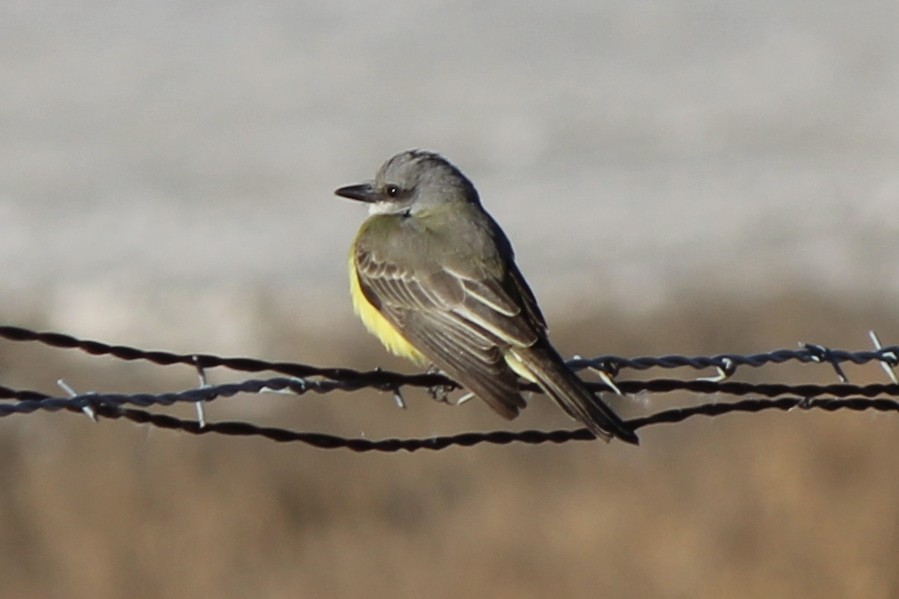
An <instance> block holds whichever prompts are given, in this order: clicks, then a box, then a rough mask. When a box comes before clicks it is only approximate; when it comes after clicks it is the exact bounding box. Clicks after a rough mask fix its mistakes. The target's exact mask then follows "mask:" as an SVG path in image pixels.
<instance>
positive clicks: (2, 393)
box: [0, 326, 899, 452]
mask: <svg viewBox="0 0 899 599" xmlns="http://www.w3.org/2000/svg"><path fill="white" fill-rule="evenodd" d="M0 338H3V339H7V340H9V341H16V342H37V343H40V344H43V345H46V346H49V347H53V348H65V349H76V350H80V351H82V352H85V353H88V354H90V355H94V356H112V357H114V358H117V359H120V360H125V361H135V360H142V361H148V362H151V363H154V364H157V365H161V366H169V365H175V364H180V365H187V366H190V367H192V368H196V369H197V370H198V371H199V372H200V373H201V379H203V374H204V371H205V369H208V368H214V367H223V368H227V369H230V370H234V371H240V372H263V371H270V372H276V373H280V374H286V375H288V377H273V378H266V379H248V380H244V381H242V382H239V383H227V384H223V385H214V386H211V385H205V384H204V385H202V386H201V387H199V388H195V389H189V390H186V391H181V392H175V393H158V394H147V393H138V394H111V393H94V392H91V393H83V394H77V393H74V392H71V393H70V396H69V397H54V396H50V395H47V394H44V393H41V392H38V391H32V390H22V389H12V388H9V387H3V386H0V400H13V401H12V402H3V403H0V417H3V416H11V415H15V414H19V415H22V414H31V413H34V412H38V411H50V412H55V411H61V410H64V411H69V412H82V413H86V414H88V415H89V416H90V417H92V418H94V419H96V418H98V417H103V418H109V419H121V418H124V419H127V420H131V421H133V422H138V423H145V424H149V425H152V426H155V427H158V428H165V429H170V430H180V431H183V432H187V433H191V434H198V435H199V434H223V435H232V436H257V437H263V438H266V439H270V440H273V441H278V442H301V443H305V444H307V445H311V446H314V447H318V448H323V449H336V448H345V449H350V450H353V451H358V452H367V451H381V452H393V451H401V450H404V451H417V450H420V449H432V450H437V449H444V448H446V447H450V446H464V447H468V446H472V445H476V444H479V443H490V444H499V445H504V444H509V443H513V442H521V443H528V444H541V443H564V442H568V441H587V440H594V437H593V435H592V434H591V433H590V432H589V431H588V430H587V429H586V428H583V429H574V430H554V431H537V430H526V431H489V432H469V433H461V434H457V435H451V436H440V437H430V438H422V439H383V440H369V439H359V438H345V437H340V436H335V435H328V434H324V433H315V432H303V431H294V430H289V429H283V428H275V427H265V426H259V425H255V424H252V423H248V422H205V421H204V420H202V419H198V420H186V419H181V418H177V417H175V416H171V415H167V414H158V413H153V412H150V411H148V410H146V409H143V408H149V407H154V406H171V405H173V404H176V403H183V402H187V403H192V404H197V405H203V404H205V403H207V402H210V401H213V400H215V399H217V398H220V397H232V396H234V395H237V394H240V393H262V392H282V393H292V394H295V395H298V396H299V395H303V394H305V393H309V392H314V393H319V394H325V393H330V392H332V391H338V390H339V391H351V392H352V391H358V390H361V389H367V388H369V389H370V388H373V389H377V390H381V391H390V392H392V393H394V395H395V397H397V398H398V403H400V405H402V397H401V395H400V392H401V391H400V390H401V388H403V387H405V386H411V387H424V388H428V389H434V388H444V389H453V388H459V385H458V384H457V383H455V381H453V380H451V379H449V378H447V377H446V376H444V375H441V374H431V373H429V374H415V375H404V374H400V373H395V372H389V371H384V370H372V371H358V370H353V369H348V368H323V367H317V366H310V365H305V364H295V363H290V362H267V361H264V360H259V359H255V358H245V357H221V356H216V355H211V354H177V353H172V352H165V351H148V350H143V349H139V348H135V347H129V346H124V345H109V344H106V343H102V342H99V341H93V340H83V339H78V338H76V337H73V336H70V335H66V334H62V333H56V332H37V331H32V330H29V329H25V328H21V327H13V326H0ZM871 339H872V341H873V342H874V345H875V348H876V349H875V350H874V351H870V350H869V351H846V350H837V349H830V348H827V347H824V346H821V345H816V344H803V345H802V346H801V347H800V348H799V349H797V350H785V349H784V350H775V351H771V352H765V353H758V354H752V355H738V354H719V355H715V356H693V357H688V356H678V355H667V356H659V357H653V356H645V357H639V358H624V357H620V356H600V357H596V358H590V359H584V358H576V359H574V360H572V361H570V362H569V365H570V366H571V367H572V368H574V369H578V370H580V369H585V368H588V369H591V370H594V371H597V372H599V373H600V374H601V375H606V376H605V378H604V379H603V380H604V382H602V383H598V382H587V385H588V386H589V387H590V388H591V389H593V390H596V391H608V390H610V389H611V390H614V391H616V392H619V393H627V394H636V393H641V392H652V393H667V392H673V391H688V392H692V393H698V394H703V395H731V396H747V395H756V396H759V397H756V398H750V399H742V400H739V401H732V402H718V401H715V402H712V403H705V404H701V405H697V406H690V407H681V408H673V409H667V410H663V411H660V412H656V413H654V414H650V415H648V416H645V417H640V418H634V419H631V420H628V421H627V423H628V424H629V425H630V426H631V427H632V428H634V429H635V430H636V429H639V428H644V427H647V426H650V425H656V424H662V423H668V424H671V423H677V422H682V421H684V420H686V419H688V418H691V417H694V416H700V415H704V416H708V417H714V416H719V415H723V414H727V413H733V412H750V413H755V412H760V411H764V410H771V409H777V410H791V409H795V408H799V409H802V410H812V409H820V410H825V411H836V410H843V409H849V410H856V411H859V410H875V411H882V412H899V401H897V400H896V399H885V398H884V396H886V397H890V398H896V397H899V384H897V381H896V377H895V375H894V374H893V371H892V368H893V367H895V366H896V365H897V362H899V358H897V356H899V346H888V347H883V346H881V344H880V341H879V340H878V339H877V337H876V335H874V334H873V333H871ZM788 361H797V362H799V363H801V364H808V363H828V364H830V365H831V366H832V367H833V368H834V370H835V372H836V374H837V376H838V377H839V379H840V381H841V382H840V383H835V384H829V385H817V384H797V385H788V384H782V383H745V382H735V381H727V380H724V379H726V378H729V377H730V376H732V375H733V374H734V372H736V370H737V368H738V367H740V366H748V367H754V368H757V367H761V366H765V365H768V364H781V363H784V362H788ZM847 362H848V363H853V364H860V365H861V364H867V363H870V362H877V363H879V364H880V365H881V366H882V367H883V368H884V370H885V371H886V372H887V373H888V374H889V376H890V378H891V380H892V383H891V384H867V385H854V384H849V383H848V379H847V377H846V375H845V372H844V371H843V369H842V367H841V364H843V363H847ZM680 367H689V368H693V369H697V370H699V369H706V368H710V367H713V368H715V369H717V371H718V376H716V377H711V378H700V379H694V380H679V379H652V380H646V381H620V382H614V383H613V382H612V381H611V378H610V377H608V375H610V374H612V375H614V374H618V373H619V372H620V371H621V370H623V369H627V368H629V369H634V370H647V369H650V368H661V369H672V368H680ZM203 380H205V379H203ZM522 388H523V389H525V390H529V391H539V389H538V388H537V387H536V386H535V385H532V384H522ZM128 406H137V407H128Z"/></svg>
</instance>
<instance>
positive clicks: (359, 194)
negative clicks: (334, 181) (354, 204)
mask: <svg viewBox="0 0 899 599" xmlns="http://www.w3.org/2000/svg"><path fill="white" fill-rule="evenodd" d="M334 193H335V194H336V195H339V196H340V197H342V198H349V199H351V200H358V201H360V202H368V203H372V202H377V201H378V198H380V197H381V194H380V193H378V191H377V190H376V189H375V188H374V187H372V184H371V183H360V184H359V185H347V186H346V187H341V188H340V189H338V190H336V191H335V192H334Z"/></svg>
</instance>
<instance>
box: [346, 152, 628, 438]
mask: <svg viewBox="0 0 899 599" xmlns="http://www.w3.org/2000/svg"><path fill="white" fill-rule="evenodd" d="M335 193H336V194H337V195H338V196H342V197H345V198H350V199H353V200H358V201H361V202H366V203H367V204H368V206H369V217H368V218H367V219H366V220H365V222H364V223H363V224H362V227H361V228H360V229H359V233H358V234H357V235H356V239H355V241H354V242H353V246H352V249H351V251H350V259H349V269H350V291H351V294H352V298H353V306H354V309H355V311H356V313H357V314H358V315H359V317H360V318H361V319H362V322H363V323H364V324H365V326H366V328H368V330H369V331H370V332H371V333H373V334H374V335H375V336H376V337H378V339H380V340H381V342H382V343H383V344H384V346H385V347H386V348H387V349H388V350H389V351H390V352H392V353H394V354H396V355H398V356H402V357H405V358H409V359H411V360H413V361H415V362H417V363H419V364H426V363H428V362H430V363H432V364H433V365H434V366H436V367H437V368H438V369H440V370H441V371H443V372H445V373H446V374H447V375H449V376H450V377H451V378H453V379H454V380H456V381H458V382H459V383H461V384H462V385H464V386H465V387H466V388H467V389H468V390H469V391H472V392H473V393H474V394H475V395H477V396H478V397H480V398H481V399H483V400H484V401H486V402H487V404H488V405H489V406H490V407H491V408H493V409H494V410H496V412H498V413H499V414H500V415H501V416H503V417H504V418H507V419H511V418H514V417H515V416H517V415H518V411H519V410H520V409H521V408H523V407H525V401H524V398H522V396H521V392H520V391H519V388H518V378H517V376H516V375H520V376H522V377H524V378H525V379H527V380H529V381H531V382H534V383H536V384H537V385H538V386H539V387H540V388H541V389H542V390H543V391H544V392H545V393H546V394H547V395H549V396H550V397H551V398H552V399H553V400H555V401H556V403H558V404H559V405H560V406H561V407H562V409H563V410H565V412H567V413H568V414H569V415H570V416H571V417H573V418H575V419H577V420H579V421H580V422H582V423H583V424H584V425H586V426H587V428H588V429H590V431H592V432H593V434H594V435H596V436H597V437H599V438H602V439H604V440H606V441H608V440H609V439H611V438H612V437H618V438H619V439H622V440H623V441H627V442H628V443H634V444H637V443H638V439H637V435H636V434H635V433H634V431H633V429H632V428H630V427H629V426H628V425H627V424H625V423H624V421H622V420H621V418H619V417H618V415H616V414H615V412H613V411H612V410H611V409H610V408H609V407H608V406H607V405H606V404H604V403H603V402H602V400H601V399H600V398H599V397H598V396H597V395H596V394H594V393H593V392H591V391H590V390H589V389H588V388H587V387H586V386H585V385H584V383H583V382H582V381H581V380H580V379H579V378H578V377H577V376H576V375H575V374H574V372H572V371H571V369H569V368H568V367H567V366H566V365H565V363H564V361H563V360H562V358H561V357H560V356H559V354H558V352H556V350H555V349H554V348H553V346H552V345H550V342H549V340H548V339H547V336H546V322H545V320H544V318H543V315H542V314H541V312H540V308H539V307H538V306H537V301H536V299H534V294H533V293H532V292H531V289H530V287H528V284H527V283H526V282H525V280H524V277H523V276H522V275H521V272H519V270H518V267H517V266H516V265H515V256H514V253H513V251H512V246H511V244H510V243H509V240H508V239H507V238H506V235H505V234H504V233H503V231H502V229H500V228H499V225H497V224H496V222H495V221H494V220H493V218H491V216H490V215H489V214H487V212H485V211H484V209H483V208H482V207H481V201H480V199H479V197H478V192H477V191H476V190H475V188H474V185H472V183H471V181H469V180H468V179H467V178H466V177H465V175H463V174H462V173H461V172H460V171H459V169H457V168H456V167H455V166H453V165H452V164H450V163H449V162H448V161H447V160H446V159H444V158H443V157H442V156H440V155H438V154H434V153H431V152H425V151H421V150H410V151H407V152H402V153H400V154H397V155H396V156H394V157H393V158H391V159H390V160H388V161H387V162H386V163H384V165H383V166H382V167H381V169H380V170H379V171H378V173H377V175H376V176H375V179H374V181H370V182H367V183H362V184H359V185H350V186H347V187H341V188H340V189H338V190H337V191H335Z"/></svg>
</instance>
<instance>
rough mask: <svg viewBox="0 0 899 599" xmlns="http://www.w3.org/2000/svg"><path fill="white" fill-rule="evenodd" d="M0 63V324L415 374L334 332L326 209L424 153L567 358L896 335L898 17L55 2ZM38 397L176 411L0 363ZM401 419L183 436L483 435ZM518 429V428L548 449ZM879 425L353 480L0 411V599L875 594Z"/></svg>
mask: <svg viewBox="0 0 899 599" xmlns="http://www.w3.org/2000/svg"><path fill="white" fill-rule="evenodd" d="M0 38H2V39H3V43H2V46H0V73H2V78H0V80H2V82H3V86H2V93H0V132H2V133H0V322H3V323H10V324H23V325H28V326H33V327H37V328H41V329H52V330H62V331H65V332H69V333H72V334H76V335H80V336H83V337H91V338H98V339H102V340H104V341H108V342H117V343H126V344H133V345H140V346H144V347H158V348H164V349H171V350H176V351H202V352H210V353H220V354H240V355H253V356H258V357H262V358H266V359H283V360H293V361H302V362H308V363H315V364H326V365H346V366H354V367H360V368H372V367H375V366H384V367H389V368H397V369H403V370H405V371H411V369H410V368H409V367H408V366H406V365H404V364H402V363H400V362H396V361H394V360H392V359H389V358H388V357H387V356H385V355H384V353H383V352H382V351H381V350H380V349H379V347H378V345H377V343H376V342H375V341H374V340H372V339H370V338H368V337H367V336H365V334H364V332H363V331H362V328H361V325H358V324H356V323H355V322H354V321H352V320H351V318H352V315H351V310H350V307H349V303H348V301H347V299H346V298H345V297H344V289H345V285H346V283H345V278H346V277H345V273H344V263H345V255H346V250H347V246H348V244H349V242H350V239H351V237H352V235H353V233H354V231H355V229H356V227H357V226H358V224H359V222H361V220H362V218H363V217H364V214H363V211H362V210H361V208H360V207H359V206H355V205H352V204H351V203H350V202H346V201H341V200H339V199H337V198H334V197H333V196H332V191H333V189H334V188H336V187H337V186H339V185H342V184H346V183H353V182H357V181H359V180H362V179H365V178H368V177H370V176H372V175H373V173H374V171H375V169H376V168H377V167H378V165H379V164H380V163H381V161H383V160H384V159H385V158H387V157H388V156H390V155H391V154H392V153H394V152H396V151H399V150H402V149H406V148H409V147H423V148H427V149H433V150H438V151H441V152H442V153H444V154H445V155H446V156H447V157H449V158H450V159H451V160H453V161H454V162H455V163H457V164H458V165H459V166H460V167H461V168H462V169H463V171H464V172H466V173H467V174H468V175H469V176H470V177H471V178H472V180H473V181H474V182H475V184H476V185H477V187H478V189H479V190H480V191H481V195H482V197H483V199H484V202H485V204H486V206H487V207H488V209H489V210H490V211H491V212H492V213H493V214H494V216H496V218H497V219H498V220H499V221H500V222H501V223H502V224H503V226H504V228H505V229H506V231H507V233H508V234H509V236H510V237H511V238H512V241H513V243H514V245H515V247H516V249H517V252H518V255H519V262H520V265H521V266H522V269H523V270H524V271H525V273H526V274H527V276H528V278H529V279H530V281H531V282H532V284H533V286H534V288H535V291H536V293H537V295H538V297H539V298H540V299H541V301H542V304H543V305H544V308H545V311H546V313H547V316H548V318H549V320H550V323H551V325H552V327H553V335H554V336H553V338H554V339H555V340H556V341H557V342H558V345H559V346H560V349H562V351H563V353H566V354H573V353H575V352H577V353H581V354H584V355H595V354H605V353H617V354H624V355H646V354H661V353H669V352H673V353H717V352H725V351H727V352H730V351H733V352H756V351H763V350H768V349H774V348H779V347H791V346H794V345H795V343H796V342H797V341H812V342H819V343H825V344H829V345H832V346H839V347H845V348H862V347H865V346H866V344H867V339H866V336H865V333H866V331H867V330H868V329H869V328H874V329H876V330H877V331H878V332H879V333H880V334H881V336H882V337H883V338H884V341H885V342H886V343H897V342H899V341H897V340H899V314H897V310H896V306H897V298H899V266H897V261H896V256H897V255H899V254H897V250H899V211H897V208H899V168H897V164H899V5H896V4H895V3H893V2H877V1H862V2H857V3H854V4H852V5H851V6H850V5H848V4H845V3H840V2H833V1H828V2H819V3H790V4H788V5H784V4H783V3H775V2H761V3H759V2H756V3H751V4H747V3H735V2H723V3H722V2H715V3H712V2H682V3H668V2H603V3H596V2H592V3H591V2H584V3H579V2H575V1H563V2H557V3H552V4H547V3H534V2H530V3H513V2H493V3H476V2H470V3H465V2H452V3H450V2H446V3H441V2H415V3H412V2H409V3H406V4H403V3H399V4H384V3H376V2H361V3H357V4H344V5H340V4H333V3H332V4H321V3H308V4H303V3H297V4H288V3H282V4H278V3H273V4H268V5H266V4H259V3H238V2H233V3H221V2H218V3H213V2H200V1H192V2H179V3H174V2H132V3H126V4H117V3H101V2H90V3H78V4H77V5H74V4H71V3H64V2H60V1H58V0H56V1H53V2H43V3H40V4H38V3H25V2H12V3H7V4H5V5H4V6H3V7H2V8H0ZM218 376H223V375H219V374H218V373H213V379H214V381H215V380H216V377H218ZM741 376H742V377H743V378H744V379H746V378H750V377H751V378H752V379H753V380H768V379H771V378H774V379H777V380H808V379H812V380H815V381H819V382H830V381H832V380H833V375H832V373H831V372H829V371H828V370H827V369H826V368H824V367H821V368H812V369H803V370H802V371H800V372H797V371H795V370H788V369H774V370H773V371H763V372H759V371H752V372H744V373H741ZM850 376H852V378H853V381H855V382H868V381H878V382H882V381H883V375H882V373H881V372H880V371H879V369H878V368H877V367H876V366H871V367H868V368H861V369H855V370H851V371H850ZM60 377H64V378H65V379H66V380H67V381H69V382H70V383H71V384H73V385H74V386H75V387H76V388H77V389H79V390H89V389H97V390H130V391H138V390H146V391H156V390H163V389H170V388H183V387H186V386H190V385H192V384H194V377H193V375H192V373H190V372H184V371H180V370H175V371H171V370H170V369H168V370H162V369H155V368H149V367H146V366H139V365H129V366H123V365H120V364H116V363H114V362H112V361H110V360H104V359H100V360H97V359H94V360H90V359H87V358H84V357H81V356H77V355H71V354H69V353H64V352H52V351H47V350H41V349H40V348H32V347H29V346H27V345H21V344H10V343H7V342H3V343H2V344H0V384H3V385H8V386H14V387H25V388H35V389H39V390H43V391H54V390H55V388H54V381H55V380H56V379H57V378H60ZM408 399H409V403H410V409H409V410H407V411H405V412H400V411H398V410H396V409H393V408H392V407H391V405H392V404H391V400H390V398H389V397H387V396H374V397H368V396H362V395H355V396H353V397H351V398H339V399H335V400H327V399H325V398H311V399H307V398H304V399H301V400H289V399H286V398H274V399H273V398H271V397H261V398H242V399H235V400H229V401H227V402H222V403H221V404H217V405H215V406H212V407H211V409H210V417H211V418H222V419H223V418H252V419H254V420H256V421H260V422H267V423H271V424H275V425H280V426H288V427H294V428H302V429H306V430H322V431H332V432H337V433H339V434H345V435H366V436H368V437H371V438H380V437H387V436H397V435H406V436H416V437H420V436H427V435H430V434H451V433H454V432H460V431H467V430H471V429H481V430H489V429H491V428H496V427H505V426H509V425H506V423H504V422H502V421H500V420H498V419H497V418H496V417H494V416H493V415H492V414H491V413H489V411H488V410H487V409H486V408H483V407H482V406H480V405H478V404H477V403H476V402H471V403H469V404H466V405H465V407H462V408H457V409H453V408H448V407H445V406H439V405H433V404H432V403H431V402H429V401H428V400H427V399H425V398H424V397H422V396H419V395H416V394H414V393H413V394H411V395H410V397H409V398H408ZM722 399H724V398H722ZM670 401H671V398H668V397H652V396H650V397H643V398H640V399H639V401H637V402H635V405H634V407H624V408H623V409H625V410H626V411H628V412H632V413H633V412H636V411H639V410H646V409H650V410H653V409H662V408H664V407H665V406H667V405H669V403H670ZM533 404H534V405H532V406H531V407H530V408H529V410H527V411H526V413H525V415H524V416H523V417H522V419H521V421H520V422H516V423H514V427H519V426H520V427H540V428H550V427H557V426H569V425H570V422H568V421H566V419H565V418H564V416H562V415H561V414H559V413H558V411H557V410H555V409H553V408H552V407H551V406H548V405H545V404H544V402H542V401H539V400H534V402H533ZM187 414H189V412H187ZM896 430H897V428H896V419H895V418H894V417H893V416H892V415H883V414H873V413H871V414H869V413H863V414H849V413H840V414H830V415H822V414H808V413H792V414H788V415H784V414H766V415H756V416H749V415H743V416H732V417H725V418H717V419H714V420H705V419H703V420H695V421H690V422H687V423H683V424H680V425H677V426H670V427H656V428H651V429H647V430H645V431H644V432H643V434H642V438H643V445H642V447H641V448H639V449H634V448H630V447H624V446H621V445H619V444H612V445H609V446H595V447H594V446H591V445H585V444H570V445H566V446H562V447H548V446H547V447H537V448H533V447H517V446H513V447H487V446H482V447H476V448H470V449H451V450H447V451H444V452H440V453H423V454H416V455H412V456H408V455H392V456H375V455H364V456H360V455H355V454H350V453H348V452H326V451H317V450H311V449H309V448H306V447H303V446H280V445H275V444H273V443H269V442H265V441H261V440H247V439H224V438H195V437H189V436H186V435H175V434H171V433H165V432H160V431H153V430H147V429H145V428H142V427H135V426H132V425H129V424H126V423H123V422H116V423H110V422H104V423H101V424H99V425H93V424H90V423H89V422H88V421H87V419H85V418H76V417H74V416H71V415H68V414H55V415H51V414H43V415H36V416H29V417H12V418H6V419H3V420H2V421H0V551H2V555H3V556H4V558H3V559H2V560H0V596H3V597H7V596H8V597H41V598H42V597H50V598H55V597H76V598H77V597H91V598H95V599H104V598H107V597H121V596H133V597H160V596H165V597H195V596H219V597H224V598H228V597H247V596H253V597H353V596H359V595H361V594H366V595H369V596H395V597H418V596H422V595H424V594H427V595H429V596H433V597H459V596H485V595H489V596H500V597H542V596H547V595H551V594H552V595H559V596H582V597H590V596H597V595H600V594H602V595H605V596H636V597H639V596H645V597H656V596H672V597H721V596H728V597H758V596H771V597H780V596H783V597H786V596H797V595H800V596H805V595H808V596H812V595H814V596H821V597H845V596H856V597H892V596H896V595H899V575H897V573H896V570H895V560H896V555H897V553H899V516H897V513H899V477H897V476H896V472H897V467H899V458H897V456H899V440H897V435H896V434H895V431H896Z"/></svg>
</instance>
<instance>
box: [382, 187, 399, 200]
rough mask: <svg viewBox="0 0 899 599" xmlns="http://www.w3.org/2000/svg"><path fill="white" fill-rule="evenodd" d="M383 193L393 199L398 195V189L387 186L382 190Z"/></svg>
mask: <svg viewBox="0 0 899 599" xmlns="http://www.w3.org/2000/svg"><path fill="white" fill-rule="evenodd" d="M384 193H386V194H387V196H388V197H391V198H395V197H396V196H398V195H400V188H399V187H397V186H396V185H388V186H387V187H385V188H384Z"/></svg>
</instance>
